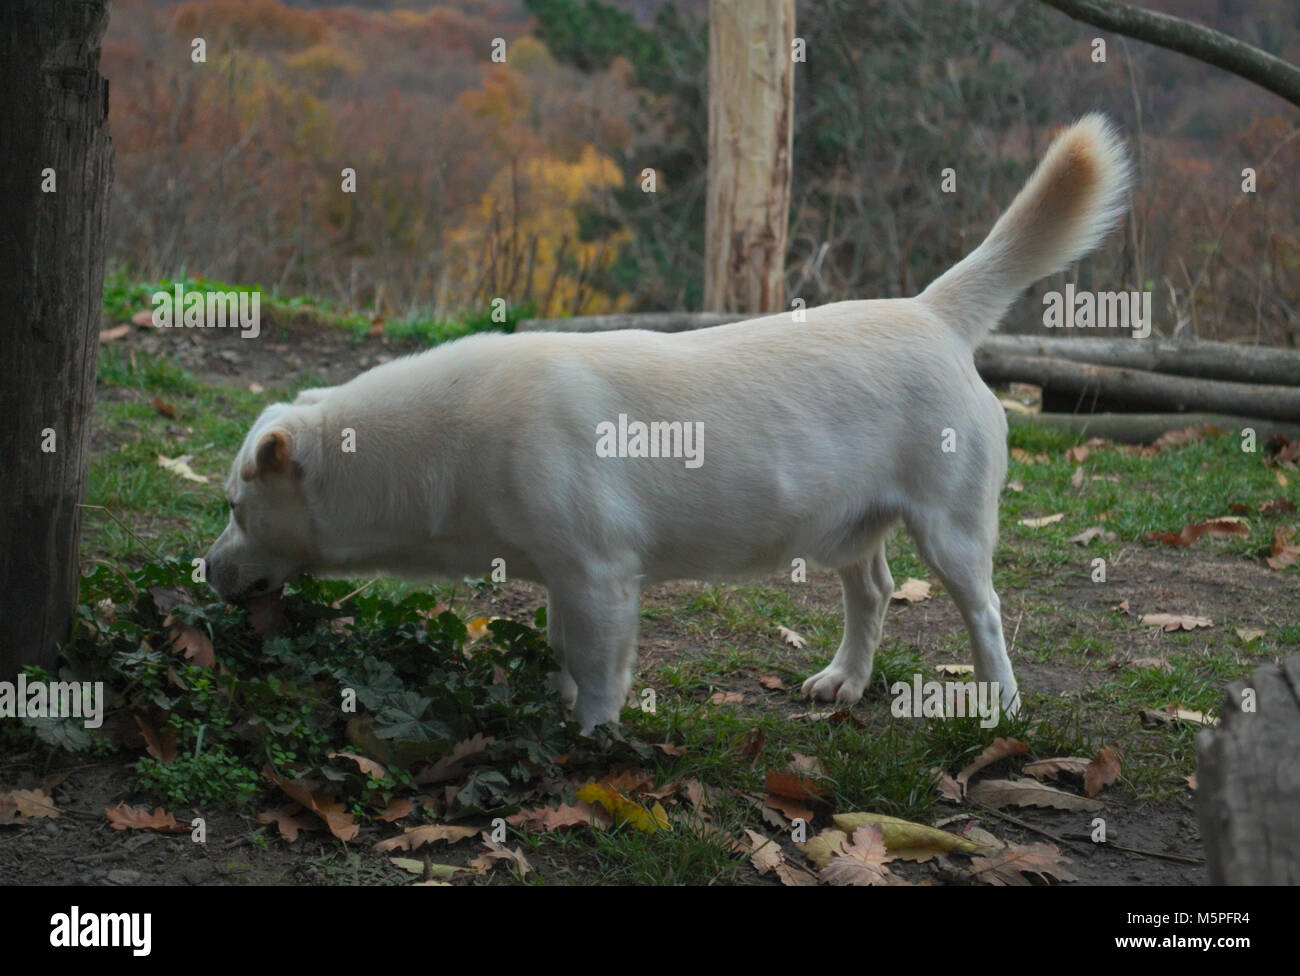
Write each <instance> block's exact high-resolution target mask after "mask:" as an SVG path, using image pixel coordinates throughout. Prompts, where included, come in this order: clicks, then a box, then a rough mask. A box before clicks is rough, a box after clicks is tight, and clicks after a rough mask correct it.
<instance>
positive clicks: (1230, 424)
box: [1007, 411, 1300, 444]
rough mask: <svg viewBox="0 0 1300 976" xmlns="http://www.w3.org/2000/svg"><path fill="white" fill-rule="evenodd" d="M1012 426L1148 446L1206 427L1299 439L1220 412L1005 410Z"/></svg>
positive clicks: (1291, 431)
mask: <svg viewBox="0 0 1300 976" xmlns="http://www.w3.org/2000/svg"><path fill="white" fill-rule="evenodd" d="M1007 423H1009V424H1010V425H1011V426H1012V427H1016V426H1025V425H1033V426H1038V427H1050V428H1052V429H1053V430H1065V431H1069V432H1070V433H1072V434H1078V435H1079V436H1080V437H1100V438H1102V439H1103V440H1108V441H1115V442H1117V443H1119V444H1150V443H1152V442H1153V441H1155V440H1156V439H1157V438H1158V437H1160V435H1161V434H1167V433H1169V432H1170V431H1171V430H1181V429H1182V428H1184V427H1199V426H1201V425H1202V424H1209V425H1210V426H1211V427H1218V428H1219V429H1220V430H1222V431H1225V432H1227V433H1238V432H1240V431H1241V430H1243V429H1245V428H1246V427H1251V428H1254V431H1255V433H1256V435H1257V439H1258V440H1259V441H1260V442H1261V443H1262V442H1263V441H1265V440H1267V439H1268V438H1269V437H1272V436H1273V435H1274V434H1281V435H1282V436H1283V437H1285V438H1286V439H1287V440H1289V441H1297V440H1300V423H1296V422H1288V421H1285V420H1273V419H1272V418H1270V417H1240V416H1236V415H1230V414H1222V413H1015V412H1012V411H1007Z"/></svg>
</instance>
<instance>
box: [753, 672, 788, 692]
mask: <svg viewBox="0 0 1300 976" xmlns="http://www.w3.org/2000/svg"><path fill="white" fill-rule="evenodd" d="M758 683H759V684H760V685H762V686H763V687H764V688H767V689H769V690H770V691H785V690H786V687H785V682H784V681H782V680H781V678H780V677H779V676H778V675H775V674H760V675H759V676H758Z"/></svg>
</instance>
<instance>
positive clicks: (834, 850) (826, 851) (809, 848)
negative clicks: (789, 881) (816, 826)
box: [795, 828, 849, 870]
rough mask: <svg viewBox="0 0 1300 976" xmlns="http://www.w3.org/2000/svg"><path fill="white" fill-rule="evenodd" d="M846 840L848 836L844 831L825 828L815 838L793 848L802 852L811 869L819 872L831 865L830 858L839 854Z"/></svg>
mask: <svg viewBox="0 0 1300 976" xmlns="http://www.w3.org/2000/svg"><path fill="white" fill-rule="evenodd" d="M848 839H849V835H848V834H846V833H845V832H844V831H842V830H835V829H833V828H827V829H826V830H823V831H822V832H821V833H820V834H818V835H817V836H816V837H813V838H810V839H809V840H806V841H804V842H803V843H802V844H796V845H795V846H796V847H798V848H799V850H801V851H803V853H804V856H805V857H806V858H808V860H809V862H811V864H812V865H813V867H815V868H817V869H818V870H821V869H822V868H824V867H826V865H828V864H830V863H831V858H833V857H835V856H836V855H837V854H839V853H841V849H842V848H843V847H844V842H845V841H846V840H848Z"/></svg>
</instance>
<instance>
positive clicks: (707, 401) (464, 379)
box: [207, 115, 1129, 732]
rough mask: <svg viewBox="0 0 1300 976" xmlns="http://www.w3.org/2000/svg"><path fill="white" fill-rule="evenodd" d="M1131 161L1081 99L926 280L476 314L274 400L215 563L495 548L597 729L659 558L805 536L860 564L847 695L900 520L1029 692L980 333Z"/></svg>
mask: <svg viewBox="0 0 1300 976" xmlns="http://www.w3.org/2000/svg"><path fill="white" fill-rule="evenodd" d="M1128 183H1129V167H1128V163H1127V159H1126V156H1125V153H1124V150H1123V147H1122V144H1121V142H1120V141H1119V139H1118V137H1117V136H1116V135H1115V133H1114V132H1113V131H1112V129H1111V128H1110V126H1109V125H1108V123H1107V122H1106V121H1105V120H1104V119H1103V118H1102V117H1100V116H1095V115H1093V116H1088V117H1085V118H1084V119H1082V120H1081V121H1079V122H1078V123H1076V124H1075V125H1074V126H1072V127H1071V128H1069V129H1067V130H1065V131H1064V132H1063V133H1062V134H1061V135H1059V136H1058V137H1057V139H1056V140H1055V141H1054V142H1053V143H1052V145H1051V147H1050V148H1049V149H1048V151H1047V154H1046V156H1045V158H1044V159H1043V161H1042V163H1041V164H1040V165H1039V167H1038V169H1037V170H1036V171H1035V173H1034V175H1033V176H1032V178H1031V179H1030V180H1029V182H1028V184H1026V186H1025V187H1024V189H1022V190H1021V192H1020V194H1019V195H1018V196H1017V197H1016V199H1015V201H1014V202H1013V203H1012V204H1011V206H1010V208H1009V209H1008V210H1007V211H1006V213H1004V214H1003V215H1002V217H1001V218H1000V219H999V220H998V222H997V223H996V224H995V225H994V227H993V230H992V231H991V232H990V233H989V236H988V238H987V239H986V240H985V241H984V242H983V243H982V244H981V245H980V246H979V247H978V248H976V250H975V251H973V252H972V253H971V254H970V255H968V256H967V257H966V258H965V259H964V260H963V261H961V262H960V263H958V264H957V265H955V266H954V267H952V268H951V269H950V270H948V271H947V272H946V273H945V274H944V275H942V276H941V277H940V278H938V279H937V280H936V281H935V282H934V283H933V284H931V285H930V287H929V288H927V289H926V290H925V291H924V292H923V293H922V294H921V295H920V296H918V297H916V298H907V299H893V300H886V301H853V302H839V303H836V304H833V305H826V306H823V307H821V308H817V309H811V310H809V311H808V312H807V320H806V321H805V322H795V321H792V317H791V316H790V315H788V314H777V315H770V316H766V317H764V318H759V319H754V320H751V321H747V322H738V323H735V324H732V325H724V326H720V327H716V328H711V329H705V330H701V331H697V332H684V333H678V334H667V335H666V334H659V333H654V332H644V331H622V332H607V333H602V334H568V333H526V334H520V335H498V334H485V335H476V336H472V337H469V338H465V339H461V340H459V341H457V342H453V343H449V344H448V345H445V346H442V347H440V348H437V349H433V350H430V351H429V352H425V353H422V354H420V355H416V356H411V357H409V358H405V359H400V360H395V361H393V362H390V363H386V364H384V365H382V366H378V367H376V368H374V369H372V370H370V371H368V372H366V373H363V374H362V375H360V376H358V377H357V378H356V379H354V380H352V381H351V382H349V383H345V384H343V385H341V386H336V387H332V388H328V389H319V390H308V391H306V392H304V393H303V394H301V395H300V396H299V397H298V399H297V400H296V401H294V403H293V404H292V405H289V404H283V403H280V404H274V405H273V406H270V407H268V408H267V409H266V411H265V412H264V413H263V414H262V416H261V417H260V418H259V419H258V420H257V422H256V423H255V424H254V425H253V429H252V430H251V431H250V432H249V434H248V437H247V439H246V440H245V441H244V444H243V447H242V448H241V449H240V452H239V455H238V456H237V457H236V459H235V462H234V465H233V469H232V471H231V474H230V477H229V480H228V481H227V483H226V494H227V496H228V497H229V501H230V506H231V514H230V522H229V524H228V525H227V526H226V530H225V531H224V532H223V533H222V534H221V537H220V538H219V539H218V540H217V541H216V543H215V544H214V545H213V546H212V548H211V550H210V551H209V552H208V554H207V567H208V573H209V578H210V580H211V582H212V586H213V588H214V589H215V590H216V591H217V592H218V593H219V594H220V595H221V596H223V597H227V598H237V597H241V596H247V595H249V594H251V593H256V592H262V591H271V590H275V589H277V588H279V587H281V586H282V585H283V584H284V582H285V581H286V580H289V579H292V578H293V577H295V576H297V575H298V574H300V573H316V574H325V575H336V576H337V575H358V574H362V573H370V572H375V571H381V572H387V573H393V574H398V575H402V576H408V577H428V576H446V575H452V576H459V575H463V574H473V575H478V576H482V575H487V574H488V573H489V572H490V571H491V567H492V566H493V564H494V560H498V559H503V560H504V561H505V563H504V565H505V567H506V571H507V573H509V574H510V575H512V576H515V577H520V578H523V579H529V580H534V581H536V582H539V583H541V584H543V585H545V586H546V588H547V590H548V593H549V600H548V605H547V612H548V617H547V619H548V624H549V630H548V636H549V640H550V644H551V646H552V648H554V650H555V654H556V656H557V659H558V662H559V664H560V667H561V670H560V673H559V674H558V675H557V680H556V686H557V690H558V691H559V692H560V694H561V695H562V696H563V698H564V700H565V702H566V704H568V705H569V706H570V707H571V708H572V709H573V713H574V716H575V718H576V719H577V721H578V722H579V723H580V725H581V728H582V729H583V731H584V732H585V731H589V730H591V729H592V728H593V727H595V726H596V725H599V724H601V723H604V722H615V721H617V719H618V717H619V710H620V707H621V706H622V704H623V702H624V701H625V699H626V696H627V692H628V689H629V688H630V685H631V681H632V673H633V668H634V665H635V661H636V643H637V620H638V598H639V595H640V591H641V587H642V586H643V585H644V584H646V583H650V582H654V581H660V580H670V579H681V578H718V577H728V576H737V575H751V574H758V573H765V572H772V571H776V570H785V571H789V570H790V567H791V565H792V561H793V560H795V559H805V560H807V561H808V562H810V563H812V564H814V565H819V566H822V567H827V568H830V569H833V570H835V571H836V572H837V573H838V574H839V577H840V581H841V583H842V584H843V590H844V637H843V640H842V641H841V643H840V646H839V650H838V651H836V653H835V657H834V659H833V660H832V661H831V663H830V665H829V666H828V667H827V668H825V669H824V670H823V671H821V672H819V673H818V674H815V675H813V676H812V677H811V678H809V679H808V680H807V681H806V682H805V683H804V685H803V691H804V693H805V694H808V695H810V696H812V697H813V698H817V699H824V700H828V701H834V702H836V703H838V704H841V705H851V704H853V703H854V702H856V701H857V700H858V699H859V698H860V697H861V695H862V692H863V689H864V688H865V687H866V685H867V682H868V681H869V680H870V677H871V668H872V657H873V655H874V653H875V649H876V646H877V644H878V643H879V641H880V636H881V627H882V624H883V622H884V617H885V608H886V606H887V605H888V603H889V599H890V594H891V592H892V590H893V579H892V577H891V576H890V573H889V566H888V565H887V564H886V561H885V540H886V537H887V535H888V533H889V531H890V529H891V528H892V527H893V526H895V525H896V524H897V523H898V522H899V521H902V522H903V523H904V524H905V525H906V526H907V528H908V530H909V531H910V532H911V534H912V537H913V538H914V539H915V540H916V545H917V548H918V550H919V551H920V553H921V555H922V556H923V557H924V558H925V560H926V561H927V562H928V563H929V564H930V566H932V567H933V568H934V572H935V573H936V574H937V575H938V577H939V579H940V580H942V581H943V584H944V586H945V587H946V589H947V590H948V592H949V593H950V594H951V595H952V598H953V599H954V600H955V601H956V603H957V606H958V607H959V608H960V610H961V613H962V617H963V619H964V620H965V623H966V627H967V629H968V631H969V633H970V639H971V645H972V649H973V652H974V658H975V678H976V680H977V681H979V682H990V683H991V682H997V684H998V686H999V690H1000V696H1001V704H1002V707H1003V710H1004V711H1011V710H1013V709H1014V708H1015V704H1016V702H1017V688H1016V679H1015V676H1014V674H1013V673H1012V669H1011V662H1010V660H1009V659H1008V657H1007V652H1006V648H1005V646H1004V644H1003V637H1002V622H1001V616H1000V612H999V602H998V597H997V594H996V593H995V592H994V591H993V581H992V573H993V551H994V548H995V546H996V543H997V533H998V496H999V493H1000V491H1001V487H1002V481H1003V478H1004V476H1005V474H1006V458H1007V455H1006V433H1007V425H1006V419H1005V417H1004V416H1003V412H1002V407H1001V406H1000V405H999V403H998V401H997V399H996V397H994V396H993V394H992V392H990V390H989V389H988V387H987V386H985V385H984V383H983V382H982V381H981V380H980V377H979V375H978V374H977V373H976V371H975V366H974V362H973V358H972V350H973V348H974V346H975V344H976V343H977V342H978V341H979V340H980V338H981V337H982V336H983V335H984V334H985V333H986V332H988V331H989V330H991V329H993V328H994V327H995V326H996V325H997V323H998V320H999V319H1000V318H1001V316H1002V315H1003V313H1004V312H1005V311H1006V309H1007V308H1008V306H1009V305H1010V304H1011V303H1012V301H1013V300H1014V299H1015V298H1016V296H1017V295H1019V294H1020V292H1021V291H1023V290H1024V289H1025V288H1026V287H1028V286H1029V285H1030V284H1032V283H1033V282H1035V281H1037V280H1038V279H1039V278H1042V277H1044V276H1045V275H1048V274H1050V273H1052V272H1054V271H1057V270H1059V269H1061V268H1063V267H1064V266H1065V265H1067V264H1068V263H1070V262H1072V261H1074V260H1077V259H1078V258H1080V257H1082V256H1083V255H1085V254H1086V253H1088V252H1089V251H1091V250H1092V249H1093V248H1095V247H1096V246H1097V245H1098V244H1099V242H1100V241H1101V239H1102V238H1103V236H1104V235H1105V234H1106V232H1107V231H1108V230H1109V229H1110V228H1111V227H1112V226H1113V225H1114V224H1115V222H1116V221H1117V219H1118V218H1119V217H1120V216H1121V215H1122V213H1123V210H1124V207H1125V197H1126V191H1127V187H1128ZM497 565H500V564H497Z"/></svg>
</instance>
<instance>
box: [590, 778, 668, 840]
mask: <svg viewBox="0 0 1300 976" xmlns="http://www.w3.org/2000/svg"><path fill="white" fill-rule="evenodd" d="M577 797H578V799H579V800H583V801H585V802H587V803H594V804H596V805H597V806H600V807H602V808H604V810H605V812H606V813H608V814H609V815H610V817H612V818H613V820H614V823H616V824H619V823H625V824H628V825H630V826H632V827H635V828H636V829H637V830H644V831H646V832H647V833H654V832H655V831H656V830H660V829H663V830H671V829H672V828H671V827H669V826H668V811H667V810H665V809H664V805H663V804H662V803H660V802H659V801H658V800H656V801H655V804H654V806H652V807H651V808H650V809H649V810H647V809H646V808H645V807H643V806H642V805H641V804H639V803H637V802H635V801H634V800H629V799H628V798H627V797H625V796H624V795H623V794H622V793H620V792H619V791H618V790H616V789H613V788H612V787H609V786H606V785H605V784H603V783H588V784H587V785H586V786H584V787H583V788H582V789H580V790H578V793H577Z"/></svg>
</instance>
